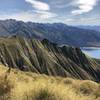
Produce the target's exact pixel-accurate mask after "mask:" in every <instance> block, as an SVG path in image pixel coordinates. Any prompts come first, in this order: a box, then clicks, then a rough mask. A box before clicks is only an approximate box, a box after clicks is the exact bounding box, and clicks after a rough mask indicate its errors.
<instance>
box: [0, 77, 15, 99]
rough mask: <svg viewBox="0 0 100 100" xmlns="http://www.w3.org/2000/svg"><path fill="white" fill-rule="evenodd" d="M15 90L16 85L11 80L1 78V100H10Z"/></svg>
mask: <svg viewBox="0 0 100 100" xmlns="http://www.w3.org/2000/svg"><path fill="white" fill-rule="evenodd" d="M13 88H14V85H13V83H12V82H11V81H10V80H9V79H5V76H0V100H8V99H9V98H10V95H11V90H12V89H13Z"/></svg>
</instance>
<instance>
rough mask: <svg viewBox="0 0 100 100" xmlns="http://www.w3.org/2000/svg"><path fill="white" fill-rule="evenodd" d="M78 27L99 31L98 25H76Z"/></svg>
mask: <svg viewBox="0 0 100 100" xmlns="http://www.w3.org/2000/svg"><path fill="white" fill-rule="evenodd" d="M78 27H79V28H83V29H90V30H95V31H98V32H100V26H96V25H94V26H89V25H88V26H78Z"/></svg>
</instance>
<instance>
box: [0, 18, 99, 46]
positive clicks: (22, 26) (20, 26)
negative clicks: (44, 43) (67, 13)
mask: <svg viewBox="0 0 100 100" xmlns="http://www.w3.org/2000/svg"><path fill="white" fill-rule="evenodd" d="M14 35H17V36H24V37H27V38H36V39H40V40H42V39H48V40H49V41H51V42H54V43H57V44H58V45H64V44H67V45H71V46H77V47H90V46H92V47H93V46H95V47H100V32H98V31H95V30H91V29H82V28H77V27H73V26H68V25H65V24H62V23H54V24H49V23H47V24H41V23H32V22H27V23H25V22H22V21H16V20H12V19H10V20H4V21H2V20H1V21H0V36H4V37H6V36H9V37H10V36H14Z"/></svg>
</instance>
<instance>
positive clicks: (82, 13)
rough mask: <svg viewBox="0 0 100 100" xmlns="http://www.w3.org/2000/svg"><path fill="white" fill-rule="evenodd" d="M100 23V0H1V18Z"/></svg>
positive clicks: (76, 23) (43, 21)
mask: <svg viewBox="0 0 100 100" xmlns="http://www.w3.org/2000/svg"><path fill="white" fill-rule="evenodd" d="M5 19H16V20H22V21H24V22H28V21H32V22H38V23H58V22H60V23H65V24H69V25H100V0H0V20H5Z"/></svg>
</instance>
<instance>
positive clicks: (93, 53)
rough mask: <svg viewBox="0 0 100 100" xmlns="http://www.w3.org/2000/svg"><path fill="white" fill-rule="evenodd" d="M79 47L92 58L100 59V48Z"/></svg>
mask: <svg viewBox="0 0 100 100" xmlns="http://www.w3.org/2000/svg"><path fill="white" fill-rule="evenodd" d="M81 49H82V51H83V52H84V53H85V54H86V55H88V56H90V57H92V58H98V59H100V48H94V47H91V48H87V47H84V48H81Z"/></svg>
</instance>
